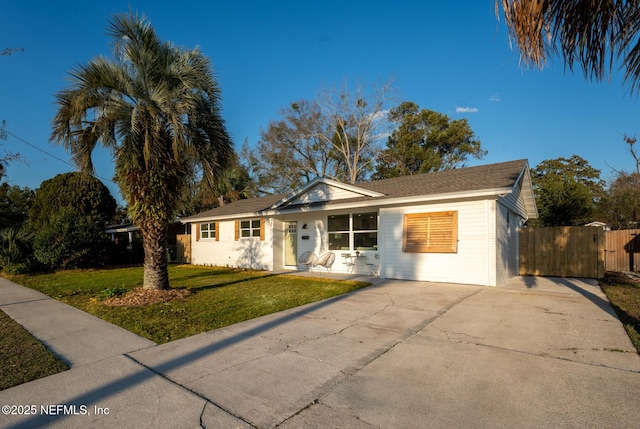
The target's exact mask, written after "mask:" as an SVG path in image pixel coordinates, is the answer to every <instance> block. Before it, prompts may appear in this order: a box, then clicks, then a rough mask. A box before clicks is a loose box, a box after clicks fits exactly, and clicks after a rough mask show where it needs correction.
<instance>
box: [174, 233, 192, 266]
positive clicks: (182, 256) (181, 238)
mask: <svg viewBox="0 0 640 429" xmlns="http://www.w3.org/2000/svg"><path fill="white" fill-rule="evenodd" d="M176 262H180V263H182V264H190V263H191V234H178V235H176Z"/></svg>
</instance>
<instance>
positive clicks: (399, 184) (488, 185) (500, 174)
mask: <svg viewBox="0 0 640 429" xmlns="http://www.w3.org/2000/svg"><path fill="white" fill-rule="evenodd" d="M527 165H528V164H527V160H524V159H521V160H517V161H508V162H501V163H497V164H489V165H482V166H477V167H467V168H460V169H456V170H447V171H440V172H437V173H427V174H416V175H413V176H404V177H396V178H392V179H383V180H374V181H371V182H362V183H356V184H355V186H356V187H359V188H362V189H366V190H369V191H375V192H378V193H381V194H384V195H383V196H381V197H370V196H363V197H356V198H350V199H346V200H345V199H341V200H336V201H325V202H322V204H325V205H328V204H338V203H348V202H358V201H377V200H385V199H390V198H402V197H412V196H430V195H438V194H449V193H459V192H473V191H482V190H495V189H507V188H509V189H510V188H513V186H514V185H515V184H516V181H517V180H518V178H519V177H520V175H521V174H522V171H523V169H524V168H525V167H526V166H527ZM286 197H287V195H284V194H281V195H270V196H267V197H260V198H251V199H248V200H240V201H237V202H235V203H231V204H227V205H225V206H222V207H218V208H215V209H212V210H208V211H205V212H202V213H199V214H197V215H195V216H191V217H189V218H184V219H183V221H184V222H188V221H189V220H190V219H202V218H206V217H214V216H215V217H218V216H231V215H239V214H252V213H257V212H260V211H263V210H267V209H268V208H270V207H272V206H273V205H274V204H276V203H278V202H280V201H281V200H283V198H286ZM284 206H286V207H287V208H293V206H291V205H286V203H285V204H284Z"/></svg>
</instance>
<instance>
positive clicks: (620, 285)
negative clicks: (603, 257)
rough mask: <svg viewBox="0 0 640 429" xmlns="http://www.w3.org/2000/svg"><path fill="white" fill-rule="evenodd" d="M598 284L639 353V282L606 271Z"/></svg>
mask: <svg viewBox="0 0 640 429" xmlns="http://www.w3.org/2000/svg"><path fill="white" fill-rule="evenodd" d="M600 286H601V287H602V290H603V291H604V293H605V294H606V295H607V298H609V302H611V305H612V306H613V308H614V310H615V311H616V314H617V315H618V317H619V318H620V321H621V322H622V324H623V325H624V327H625V329H626V330H627V334H629V338H631V341H632V342H633V345H634V346H635V347H636V349H637V350H638V353H640V282H637V281H633V280H632V279H630V278H629V277H626V276H623V275H621V274H619V273H611V272H607V275H606V277H605V278H604V279H603V280H602V281H601V282H600Z"/></svg>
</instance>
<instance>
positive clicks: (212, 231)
mask: <svg viewBox="0 0 640 429" xmlns="http://www.w3.org/2000/svg"><path fill="white" fill-rule="evenodd" d="M217 232H218V231H217V225H216V222H211V223H201V224H200V238H202V239H206V238H216V237H217Z"/></svg>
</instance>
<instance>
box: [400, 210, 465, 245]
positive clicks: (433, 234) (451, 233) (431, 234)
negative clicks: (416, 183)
mask: <svg viewBox="0 0 640 429" xmlns="http://www.w3.org/2000/svg"><path fill="white" fill-rule="evenodd" d="M402 251H403V252H412V253H457V252H458V212H457V211H446V212H432V213H415V214H406V215H404V225H403V234H402Z"/></svg>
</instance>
